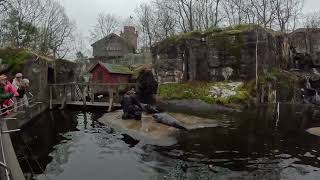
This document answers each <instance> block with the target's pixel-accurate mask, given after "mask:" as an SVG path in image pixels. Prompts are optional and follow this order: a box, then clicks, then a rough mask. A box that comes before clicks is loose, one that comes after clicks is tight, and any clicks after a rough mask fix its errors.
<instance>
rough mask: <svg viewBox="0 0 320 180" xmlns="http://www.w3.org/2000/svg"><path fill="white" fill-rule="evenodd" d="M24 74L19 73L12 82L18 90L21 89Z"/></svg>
mask: <svg viewBox="0 0 320 180" xmlns="http://www.w3.org/2000/svg"><path fill="white" fill-rule="evenodd" d="M22 77H23V75H22V73H17V74H16V76H15V78H14V79H13V81H12V85H13V86H14V87H15V88H16V90H18V89H19V88H20V87H21V84H22Z"/></svg>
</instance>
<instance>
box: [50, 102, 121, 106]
mask: <svg viewBox="0 0 320 180" xmlns="http://www.w3.org/2000/svg"><path fill="white" fill-rule="evenodd" d="M52 104H53V105H61V102H58V101H53V102H52ZM66 105H71V106H83V102H82V101H70V102H66ZM86 106H89V107H90V106H91V107H109V106H110V103H109V102H86ZM112 106H113V107H121V104H120V103H113V105H112Z"/></svg>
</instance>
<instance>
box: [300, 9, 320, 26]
mask: <svg viewBox="0 0 320 180" xmlns="http://www.w3.org/2000/svg"><path fill="white" fill-rule="evenodd" d="M303 26H304V27H305V28H320V11H316V12H311V13H308V14H306V15H305V17H304V23H303Z"/></svg>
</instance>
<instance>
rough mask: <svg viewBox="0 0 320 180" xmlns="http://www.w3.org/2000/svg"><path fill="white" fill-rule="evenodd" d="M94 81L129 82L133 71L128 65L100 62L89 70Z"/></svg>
mask: <svg viewBox="0 0 320 180" xmlns="http://www.w3.org/2000/svg"><path fill="white" fill-rule="evenodd" d="M89 72H90V73H91V74H92V82H93V83H128V82H129V81H130V79H131V76H132V71H130V69H129V68H128V67H126V66H122V65H116V64H107V63H102V62H98V63H96V64H95V65H94V66H92V68H91V69H90V70H89Z"/></svg>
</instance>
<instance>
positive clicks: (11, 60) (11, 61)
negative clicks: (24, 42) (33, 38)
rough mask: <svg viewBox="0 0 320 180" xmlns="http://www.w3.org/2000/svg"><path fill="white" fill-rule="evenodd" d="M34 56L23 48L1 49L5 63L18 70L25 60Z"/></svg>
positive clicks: (1, 56) (0, 54) (1, 55)
mask: <svg viewBox="0 0 320 180" xmlns="http://www.w3.org/2000/svg"><path fill="white" fill-rule="evenodd" d="M31 57H33V54H32V53H30V52H28V51H27V50H22V49H0V58H1V59H2V60H3V61H2V63H3V64H7V65H9V66H10V67H12V68H13V69H14V70H17V69H19V68H20V67H21V65H22V64H23V63H24V62H25V60H27V59H29V58H31Z"/></svg>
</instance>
